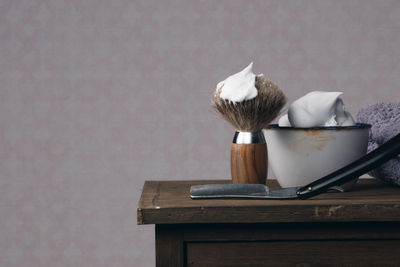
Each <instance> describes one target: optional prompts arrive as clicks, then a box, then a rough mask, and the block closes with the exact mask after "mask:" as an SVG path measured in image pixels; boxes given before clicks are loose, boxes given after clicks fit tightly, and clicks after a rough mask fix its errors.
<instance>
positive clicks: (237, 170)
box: [231, 143, 268, 184]
mask: <svg viewBox="0 0 400 267" xmlns="http://www.w3.org/2000/svg"><path fill="white" fill-rule="evenodd" d="M267 160H268V158H267V145H266V144H234V143H233V144H232V147H231V175H232V182H233V183H234V184H265V183H266V180H267V171H268V165H267V162H268V161H267Z"/></svg>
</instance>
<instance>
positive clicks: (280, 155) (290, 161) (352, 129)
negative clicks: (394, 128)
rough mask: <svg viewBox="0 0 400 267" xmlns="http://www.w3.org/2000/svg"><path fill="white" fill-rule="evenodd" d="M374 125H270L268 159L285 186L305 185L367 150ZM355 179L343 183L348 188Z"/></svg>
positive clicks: (266, 137)
mask: <svg viewBox="0 0 400 267" xmlns="http://www.w3.org/2000/svg"><path fill="white" fill-rule="evenodd" d="M370 128H371V125H368V124H360V123H359V124H356V125H355V126H347V127H315V128H294V127H279V126H278V125H276V124H275V125H274V124H272V125H270V126H269V127H268V128H267V129H265V130H264V135H265V140H266V142H267V149H268V162H269V165H270V167H271V169H272V171H273V173H274V174H275V176H276V179H277V180H278V182H279V184H280V185H281V186H282V187H292V186H304V185H306V184H308V183H311V182H313V181H315V180H317V179H318V178H321V177H323V176H325V175H327V174H329V173H331V172H333V171H335V170H337V169H339V168H341V167H344V166H345V165H347V164H349V163H350V162H352V161H354V160H356V159H358V158H360V157H362V156H363V155H365V154H366V152H367V147H368V133H369V129H370ZM354 178H355V180H354V181H353V182H350V183H347V184H346V185H345V186H342V189H344V190H348V189H350V187H351V185H352V184H353V183H354V182H355V181H356V179H357V178H358V177H354Z"/></svg>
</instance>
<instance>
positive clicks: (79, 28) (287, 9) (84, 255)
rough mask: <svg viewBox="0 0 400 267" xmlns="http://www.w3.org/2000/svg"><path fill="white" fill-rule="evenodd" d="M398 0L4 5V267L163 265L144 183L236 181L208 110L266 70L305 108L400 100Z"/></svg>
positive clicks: (0, 162) (0, 49) (0, 229)
mask: <svg viewBox="0 0 400 267" xmlns="http://www.w3.org/2000/svg"><path fill="white" fill-rule="evenodd" d="M399 47H400V2H399V1H394V0H385V1H356V0H354V1H342V0H335V1H244V0H243V1H237V0H232V1H225V0H224V1H209V0H205V1H176V0H174V1H153V0H147V1H128V0H113V1H106V0H85V1H82V0H72V1H70V0H68V1H67V0H54V1H50V0H49V1H40V0H25V1H24V0H16V1H11V0H9V1H7V0H0V236H1V238H0V265H1V266H153V265H154V233H153V230H154V228H153V226H136V206H137V202H138V200H139V196H140V192H141V187H142V185H143V183H144V181H145V180H146V179H162V180H167V179H175V180H176V179H177V180H179V179H182V180H183V179H210V178H213V179H224V178H228V177H229V175H230V172H229V147H230V142H231V139H232V135H233V130H232V129H231V127H230V126H229V125H227V124H226V123H225V122H223V121H222V120H221V119H220V118H218V116H217V115H216V114H215V113H214V112H213V111H212V109H211V107H210V105H209V102H210V97H211V94H212V92H213V90H214V89H215V86H216V84H217V82H219V81H220V80H222V79H224V78H226V77H227V76H228V75H230V74H232V73H235V72H237V71H239V70H241V69H243V68H244V67H245V66H246V65H247V64H248V63H249V62H250V61H254V70H255V71H256V72H257V73H261V72H262V73H264V74H265V75H267V76H269V77H270V78H271V79H272V80H274V81H275V82H276V83H277V84H278V85H280V87H281V88H283V90H284V91H285V93H286V94H287V96H288V98H289V100H294V99H295V98H297V97H300V96H302V95H303V94H305V93H306V92H309V91H311V90H329V91H334V90H340V91H343V92H344V100H345V104H346V107H347V109H348V110H350V111H351V112H352V113H353V114H354V115H355V114H356V112H357V111H358V109H359V108H361V107H364V106H366V105H368V104H372V103H375V102H377V101H399V95H400V94H399V82H400V49H399Z"/></svg>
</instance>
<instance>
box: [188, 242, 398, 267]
mask: <svg viewBox="0 0 400 267" xmlns="http://www.w3.org/2000/svg"><path fill="white" fill-rule="evenodd" d="M186 252H187V254H186V255H187V258H186V259H187V266H193V267H194V266H202V267H203V266H207V267H213V266H220V267H221V266H229V267H234V266H400V240H334V241H332V240H326V241H321V240H317V241H312V240H307V241H298V240H296V241H268V242H265V241H264V242H199V243H187V244H186ZM338 255H340V256H338Z"/></svg>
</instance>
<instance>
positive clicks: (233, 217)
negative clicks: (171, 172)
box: [137, 179, 400, 224]
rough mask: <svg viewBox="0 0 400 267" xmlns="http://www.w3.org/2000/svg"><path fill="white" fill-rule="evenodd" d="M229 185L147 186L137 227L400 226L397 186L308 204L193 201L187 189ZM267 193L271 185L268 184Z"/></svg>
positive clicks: (369, 184)
mask: <svg viewBox="0 0 400 267" xmlns="http://www.w3.org/2000/svg"><path fill="white" fill-rule="evenodd" d="M211 183H230V180H196V181H188V180H186V181H146V182H145V184H144V187H143V192H142V196H141V199H140V202H139V205H138V209H137V214H138V215H137V223H138V224H182V223H267V222H274V223H276V222H351V221H367V222H368V221H400V187H396V186H390V185H386V184H383V183H382V182H380V181H378V180H375V179H360V180H359V181H358V182H357V184H356V185H355V186H354V188H353V189H352V191H350V192H345V193H334V192H329V193H324V194H321V195H319V196H315V197H313V198H311V199H307V200H264V199H196V200H193V199H191V198H190V195H189V190H190V186H191V185H198V184H211ZM267 185H268V186H269V187H271V188H276V187H278V184H277V182H276V181H275V180H269V181H267Z"/></svg>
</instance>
